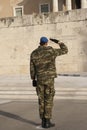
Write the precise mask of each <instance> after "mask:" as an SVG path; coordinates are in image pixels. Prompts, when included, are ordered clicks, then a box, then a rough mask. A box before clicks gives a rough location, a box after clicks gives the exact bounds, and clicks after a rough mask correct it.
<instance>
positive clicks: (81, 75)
mask: <svg viewBox="0 0 87 130" xmlns="http://www.w3.org/2000/svg"><path fill="white" fill-rule="evenodd" d="M58 76H74V77H87V73H82V74H75V73H74V74H68V73H63V74H58Z"/></svg>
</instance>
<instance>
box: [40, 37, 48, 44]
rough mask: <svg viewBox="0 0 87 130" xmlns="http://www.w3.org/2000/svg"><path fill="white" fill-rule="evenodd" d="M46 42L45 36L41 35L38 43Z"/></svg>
mask: <svg viewBox="0 0 87 130" xmlns="http://www.w3.org/2000/svg"><path fill="white" fill-rule="evenodd" d="M47 42H48V39H47V37H41V38H40V43H47Z"/></svg>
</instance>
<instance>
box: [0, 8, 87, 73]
mask: <svg viewBox="0 0 87 130" xmlns="http://www.w3.org/2000/svg"><path fill="white" fill-rule="evenodd" d="M41 36H47V37H48V38H50V37H52V38H57V39H59V40H61V41H63V42H64V43H65V44H66V45H67V46H68V49H69V53H68V54H67V55H64V56H60V57H58V58H57V60H56V66H57V72H58V73H64V72H84V71H87V9H81V10H72V11H67V12H58V13H50V14H39V15H38V14H33V15H27V16H23V17H18V18H2V19H0V75H24V74H28V73H29V58H30V53H31V52H32V50H34V49H35V48H36V47H37V46H38V43H39V39H40V37H41ZM49 45H52V46H54V47H55V48H56V47H57V46H56V45H55V44H52V43H49Z"/></svg>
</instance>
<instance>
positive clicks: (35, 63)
mask: <svg viewBox="0 0 87 130" xmlns="http://www.w3.org/2000/svg"><path fill="white" fill-rule="evenodd" d="M59 46H60V48H58V49H54V48H52V47H50V46H39V47H38V48H37V49H35V50H34V51H33V52H32V53H31V56H30V76H31V79H35V78H37V79H41V78H42V79H43V78H46V77H49V78H51V77H53V78H55V77H56V76H57V74H56V66H55V59H56V57H57V56H60V55H63V54H66V53H67V52H68V49H67V46H66V45H65V44H64V43H61V44H59Z"/></svg>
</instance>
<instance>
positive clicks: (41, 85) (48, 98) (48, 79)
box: [30, 43, 68, 119]
mask: <svg viewBox="0 0 87 130" xmlns="http://www.w3.org/2000/svg"><path fill="white" fill-rule="evenodd" d="M59 46H60V48H58V49H54V48H52V47H50V46H39V47H38V48H37V49H35V50H34V51H33V52H32V53H31V57H30V75H31V79H35V78H36V79H37V87H36V91H37V95H38V102H39V113H40V118H49V119H50V118H51V117H52V107H53V97H54V95H55V89H54V78H55V77H57V74H56V67H55V59H56V57H57V56H59V55H63V54H66V53H67V52H68V49H67V46H66V45H65V44H64V43H61V44H59Z"/></svg>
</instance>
